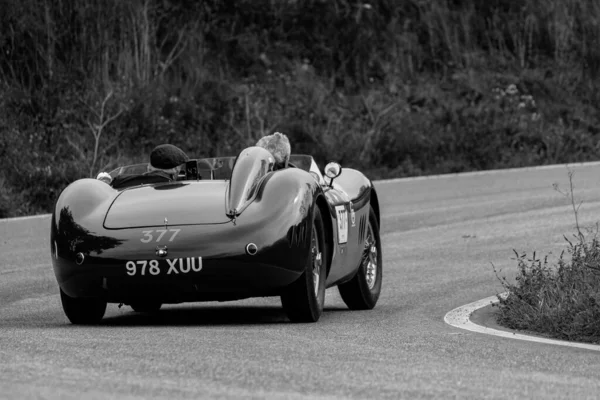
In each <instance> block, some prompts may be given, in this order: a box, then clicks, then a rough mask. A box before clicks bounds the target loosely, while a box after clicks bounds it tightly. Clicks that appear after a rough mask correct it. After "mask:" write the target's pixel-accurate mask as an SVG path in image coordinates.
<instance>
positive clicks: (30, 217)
mask: <svg viewBox="0 0 600 400" xmlns="http://www.w3.org/2000/svg"><path fill="white" fill-rule="evenodd" d="M51 216H52V214H40V215H28V216H26V217H12V218H0V222H9V221H25V220H28V219H37V218H49V217H51Z"/></svg>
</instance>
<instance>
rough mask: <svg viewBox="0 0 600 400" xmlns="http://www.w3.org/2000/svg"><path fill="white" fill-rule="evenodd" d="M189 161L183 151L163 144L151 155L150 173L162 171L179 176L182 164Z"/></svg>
mask: <svg viewBox="0 0 600 400" xmlns="http://www.w3.org/2000/svg"><path fill="white" fill-rule="evenodd" d="M188 160H189V157H188V156H187V154H185V152H184V151H183V150H181V149H180V148H179V147H177V146H173V145H172V144H161V145H158V146H156V147H155V148H154V149H153V150H152V152H151V153H150V165H149V167H148V169H149V170H150V171H157V170H159V171H162V172H165V173H167V174H171V175H173V176H175V177H176V176H177V174H178V173H179V170H180V168H181V164H183V163H185V162H186V161H188Z"/></svg>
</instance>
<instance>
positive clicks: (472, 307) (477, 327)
mask: <svg viewBox="0 0 600 400" xmlns="http://www.w3.org/2000/svg"><path fill="white" fill-rule="evenodd" d="M506 294H507V293H501V294H499V295H497V296H490V297H486V298H485V299H481V300H478V301H474V302H472V303H469V304H466V305H464V306H460V307H457V308H455V309H453V310H452V311H450V312H448V313H447V314H446V315H445V316H444V322H445V323H447V324H448V325H451V326H453V327H455V328H459V329H464V330H467V331H471V332H477V333H483V334H486V335H493V336H499V337H503V338H509V339H517V340H525V341H529V342H536V343H543V344H551V345H557V346H566V347H576V348H579V349H585V350H593V351H600V346H599V345H594V344H589V343H580V342H567V341H564V340H558V339H548V338H544V337H539V336H534V335H526V334H523V333H518V332H517V331H513V330H511V329H508V328H501V327H498V325H497V324H495V318H494V315H493V310H492V308H493V307H492V306H493V305H494V304H496V303H498V301H499V300H498V296H506ZM476 312H479V315H478V316H477V318H476V320H477V323H476V322H474V321H473V314H475V313H476ZM492 321H493V322H492ZM496 327H498V328H501V329H502V330H500V329H496Z"/></svg>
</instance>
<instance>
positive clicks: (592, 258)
mask: <svg viewBox="0 0 600 400" xmlns="http://www.w3.org/2000/svg"><path fill="white" fill-rule="evenodd" d="M569 182H570V189H569V191H567V192H566V193H563V192H562V191H560V189H559V188H558V187H557V186H555V189H556V190H557V191H559V192H560V193H562V194H564V195H565V196H566V197H567V198H569V200H570V202H571V205H572V207H573V214H574V216H575V226H576V232H575V235H573V238H572V239H569V238H567V237H565V240H566V243H567V249H566V252H565V251H563V252H562V253H561V255H560V257H559V258H558V260H557V263H556V264H551V263H550V262H549V261H548V256H545V257H544V258H543V259H541V258H539V257H537V256H536V254H535V252H534V253H533V255H532V256H531V257H528V256H527V255H526V254H525V253H517V252H516V251H515V256H516V257H515V260H516V261H517V276H516V279H515V282H514V283H511V282H509V281H508V280H507V279H506V278H505V277H500V276H498V273H497V271H495V268H494V271H495V272H496V276H497V277H498V279H499V280H500V282H501V284H502V286H503V287H504V289H505V290H506V291H507V292H508V295H507V296H501V295H499V296H498V299H499V303H498V307H499V314H498V318H497V321H498V323H499V324H501V325H503V326H506V327H508V328H511V329H517V330H524V331H529V332H535V333H538V334H542V335H547V336H549V337H552V338H557V339H563V340H574V341H583V342H593V343H600V239H599V238H598V226H596V227H595V229H587V230H585V229H582V228H581V227H580V225H579V218H578V211H579V206H580V205H581V203H579V204H577V203H576V202H575V198H574V194H573V172H569Z"/></svg>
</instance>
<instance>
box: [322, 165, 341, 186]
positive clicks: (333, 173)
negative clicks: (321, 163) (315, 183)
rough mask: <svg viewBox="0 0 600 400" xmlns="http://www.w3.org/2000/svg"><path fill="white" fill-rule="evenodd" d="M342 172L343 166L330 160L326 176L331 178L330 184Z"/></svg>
mask: <svg viewBox="0 0 600 400" xmlns="http://www.w3.org/2000/svg"><path fill="white" fill-rule="evenodd" d="M341 173H342V166H341V165H340V164H338V163H336V162H330V163H329V164H327V165H326V166H325V176H326V177H328V178H329V186H331V185H333V180H334V179H335V178H337V177H338V176H340V174H341Z"/></svg>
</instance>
